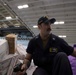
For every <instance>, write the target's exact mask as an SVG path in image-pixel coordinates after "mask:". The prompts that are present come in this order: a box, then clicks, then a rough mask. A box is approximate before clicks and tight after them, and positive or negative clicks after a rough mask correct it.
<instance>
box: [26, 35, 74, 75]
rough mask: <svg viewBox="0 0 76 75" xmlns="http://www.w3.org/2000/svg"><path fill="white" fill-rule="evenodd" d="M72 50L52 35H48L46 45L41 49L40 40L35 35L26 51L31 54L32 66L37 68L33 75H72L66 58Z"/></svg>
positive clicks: (41, 43) (38, 36)
mask: <svg viewBox="0 0 76 75" xmlns="http://www.w3.org/2000/svg"><path fill="white" fill-rule="evenodd" d="M73 50H74V49H73V47H71V46H69V45H68V44H67V43H66V42H65V41H64V40H63V39H61V38H59V37H58V36H56V35H54V34H50V38H49V40H48V42H47V45H46V47H45V48H43V42H42V39H41V37H40V35H37V36H36V37H34V38H33V39H31V40H30V42H29V44H28V47H27V50H26V51H27V53H30V54H32V59H33V61H34V64H35V65H36V66H38V67H37V68H36V70H35V71H34V72H33V75H72V70H71V66H70V62H69V60H68V57H67V56H68V55H71V54H72V52H73Z"/></svg>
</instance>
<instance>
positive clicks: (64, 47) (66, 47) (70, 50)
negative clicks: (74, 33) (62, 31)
mask: <svg viewBox="0 0 76 75" xmlns="http://www.w3.org/2000/svg"><path fill="white" fill-rule="evenodd" d="M60 45H61V49H62V50H63V51H64V52H65V53H66V54H67V55H71V54H72V53H73V51H74V48H73V47H71V46H70V45H68V44H67V42H65V41H64V40H63V39H61V43H60Z"/></svg>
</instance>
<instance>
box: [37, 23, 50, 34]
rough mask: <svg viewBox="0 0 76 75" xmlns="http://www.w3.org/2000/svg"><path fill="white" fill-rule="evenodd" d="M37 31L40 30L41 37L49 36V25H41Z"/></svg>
mask: <svg viewBox="0 0 76 75" xmlns="http://www.w3.org/2000/svg"><path fill="white" fill-rule="evenodd" d="M38 27H39V29H40V32H41V33H42V34H43V35H49V33H50V31H51V25H50V23H47V24H45V23H42V24H41V25H38Z"/></svg>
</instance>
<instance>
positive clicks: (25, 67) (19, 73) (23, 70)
mask: <svg viewBox="0 0 76 75" xmlns="http://www.w3.org/2000/svg"><path fill="white" fill-rule="evenodd" d="M26 69H27V66H26V64H23V65H22V66H21V71H19V72H17V74H16V75H24V74H25V72H26Z"/></svg>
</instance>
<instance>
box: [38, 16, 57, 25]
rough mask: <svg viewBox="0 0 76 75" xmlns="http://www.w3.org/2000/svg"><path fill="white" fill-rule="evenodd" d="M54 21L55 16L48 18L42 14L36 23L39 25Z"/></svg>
mask: <svg viewBox="0 0 76 75" xmlns="http://www.w3.org/2000/svg"><path fill="white" fill-rule="evenodd" d="M54 22H56V19H55V18H51V19H49V18H48V17H46V16H42V17H41V18H39V20H38V25H40V24H41V23H45V24H48V23H51V24H53V23H54Z"/></svg>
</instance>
